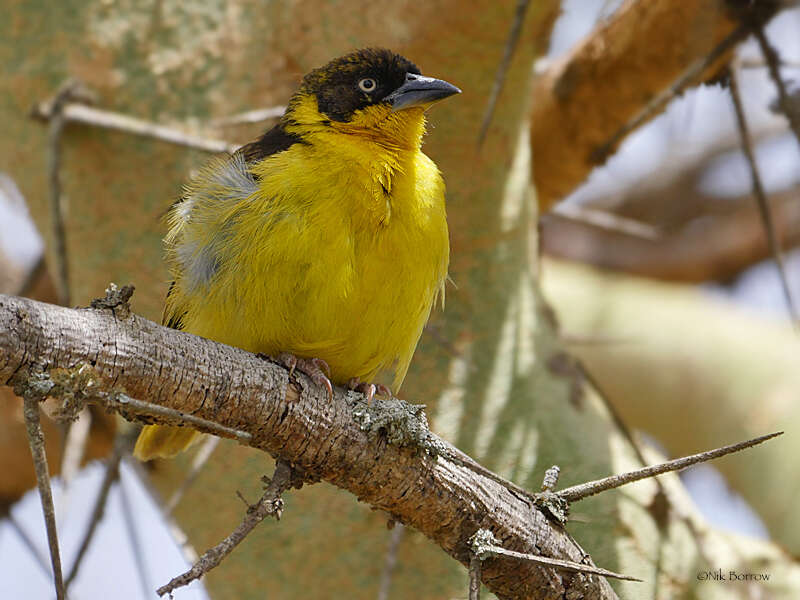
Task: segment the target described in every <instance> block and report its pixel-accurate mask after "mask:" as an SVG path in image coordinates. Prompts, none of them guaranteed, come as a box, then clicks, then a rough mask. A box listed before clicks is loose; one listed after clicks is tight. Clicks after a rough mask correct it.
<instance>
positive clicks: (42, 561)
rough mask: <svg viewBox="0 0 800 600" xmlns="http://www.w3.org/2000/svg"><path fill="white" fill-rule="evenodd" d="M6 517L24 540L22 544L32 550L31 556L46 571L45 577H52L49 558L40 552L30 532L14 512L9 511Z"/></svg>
mask: <svg viewBox="0 0 800 600" xmlns="http://www.w3.org/2000/svg"><path fill="white" fill-rule="evenodd" d="M5 518H6V520H7V521H8V524H9V526H10V527H11V529H12V530H13V531H14V533H16V534H17V536H18V537H19V539H20V540H22V545H23V546H25V548H26V549H27V550H28V552H30V554H31V556H33V558H34V562H36V564H37V565H39V567H41V569H42V573H44V575H45V577H50V575H52V571H51V570H50V565H48V564H47V558H46V557H45V556H44V555H43V554H42V553H41V552H39V547H38V546H37V545H36V544H35V543H34V541H33V540H32V539H31V536H29V535H28V532H27V531H25V529H23V527H22V525H21V524H20V523H18V522H17V520H16V519H15V518H14V515H13V514H11V513H8V514H7V515H6V517H5Z"/></svg>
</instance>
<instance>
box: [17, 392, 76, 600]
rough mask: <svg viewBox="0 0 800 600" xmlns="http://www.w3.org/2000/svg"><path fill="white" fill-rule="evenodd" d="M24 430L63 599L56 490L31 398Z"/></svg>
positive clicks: (35, 402) (26, 406) (36, 401)
mask: <svg viewBox="0 0 800 600" xmlns="http://www.w3.org/2000/svg"><path fill="white" fill-rule="evenodd" d="M24 402H25V404H24V413H25V427H26V429H27V431H28V442H29V443H30V446H31V456H32V457H33V466H34V469H35V470H36V484H37V486H38V488H39V498H40V499H41V501H42V512H43V513H44V522H45V526H46V527H47V543H48V545H49V546H50V562H51V563H52V566H53V580H54V584H55V588H56V599H57V600H64V598H65V597H66V594H65V591H64V577H63V575H62V574H61V553H60V551H59V548H58V532H57V530H56V511H55V507H54V506H53V490H52V488H51V487H50V473H49V470H48V468H47V455H46V454H45V450H44V434H43V433H42V424H41V421H40V420H39V399H38V398H36V397H35V396H32V395H27V396H25V398H24Z"/></svg>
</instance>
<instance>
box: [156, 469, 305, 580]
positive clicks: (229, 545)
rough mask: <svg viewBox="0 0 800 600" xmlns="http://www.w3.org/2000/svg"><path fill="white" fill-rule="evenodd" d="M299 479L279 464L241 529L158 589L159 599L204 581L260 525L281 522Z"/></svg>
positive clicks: (238, 528) (243, 521) (241, 524)
mask: <svg viewBox="0 0 800 600" xmlns="http://www.w3.org/2000/svg"><path fill="white" fill-rule="evenodd" d="M295 476H296V473H295V472H294V471H293V470H292V467H291V466H290V465H289V464H288V463H286V462H282V461H278V463H277V464H276V465H275V473H274V475H273V476H272V479H271V480H270V482H269V484H268V485H267V488H266V489H265V490H264V493H263V494H262V496H261V499H260V500H259V501H258V502H257V503H255V504H253V505H252V506H249V507H248V508H247V514H246V515H245V516H244V519H242V522H241V523H240V524H239V526H238V527H237V528H236V529H235V530H234V531H233V532H232V533H231V534H230V535H228V536H227V537H226V538H225V539H224V540H222V541H221V542H220V543H219V544H217V545H216V546H214V547H213V548H210V549H208V550H206V551H205V552H204V553H203V556H201V557H200V558H199V559H198V560H197V562H195V564H194V565H192V568H191V569H189V570H188V571H186V572H185V573H183V574H181V575H178V576H177V577H175V578H173V579H172V580H171V581H170V582H169V583H168V584H166V585H162V586H161V587H160V588H158V589H157V590H156V593H157V594H158V595H159V596H163V595H164V594H169V595H170V596H172V592H174V591H175V590H176V589H178V588H179V587H183V586H185V585H189V584H190V583H191V582H193V581H194V580H195V579H200V578H201V577H202V576H203V575H205V574H206V573H208V572H209V571H210V570H211V569H213V568H214V567H216V566H217V565H218V564H219V563H220V562H222V559H223V558H225V557H226V556H228V554H230V553H231V552H232V551H233V549H234V548H236V546H238V545H239V544H240V543H241V542H242V541H243V540H244V538H246V537H247V535H248V534H249V533H250V532H251V531H253V529H255V527H256V525H258V524H259V523H261V521H263V520H264V519H266V518H267V517H268V516H269V515H275V518H276V519H278V520H280V518H281V511H282V510H283V500H281V496H282V495H283V493H284V492H285V491H286V490H288V489H289V488H290V487H292V486H294V485H296V479H297V478H296V477H295ZM301 481H302V480H301ZM300 485H302V483H301V484H300Z"/></svg>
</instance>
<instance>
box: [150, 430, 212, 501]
mask: <svg viewBox="0 0 800 600" xmlns="http://www.w3.org/2000/svg"><path fill="white" fill-rule="evenodd" d="M219 440H220V438H218V437H216V436H208V437H206V439H205V440H204V441H203V444H202V445H201V446H200V448H199V450H198V451H197V454H195V455H194V459H193V460H192V468H191V469H190V470H189V473H188V474H187V475H186V477H185V478H184V479H183V481H182V482H181V484H180V485H179V486H178V489H176V490H175V492H174V493H173V494H172V496H171V497H170V499H169V500H168V501H167V503H166V504H165V505H164V515H170V514H172V511H173V510H175V507H176V506H178V503H179V502H180V501H181V499H182V498H183V496H184V495H185V494H186V491H187V490H188V489H189V488H190V487H191V486H192V484H193V483H194V482H195V480H196V479H197V476H198V475H199V474H200V471H201V470H202V469H203V467H204V466H205V464H206V462H208V459H209V458H211V454H213V452H214V450H215V449H216V447H217V445H218V444H219Z"/></svg>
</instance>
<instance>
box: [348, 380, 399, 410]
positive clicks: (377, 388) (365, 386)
mask: <svg viewBox="0 0 800 600" xmlns="http://www.w3.org/2000/svg"><path fill="white" fill-rule="evenodd" d="M347 387H348V389H351V390H353V391H354V392H361V393H362V394H364V395H365V396H366V397H367V404H371V403H372V399H373V398H374V397H375V394H376V393H377V394H378V395H379V396H385V397H387V398H391V397H392V390H390V389H389V388H388V387H386V386H385V385H383V384H382V383H366V382H364V381H361V379H359V378H358V377H352V378H351V379H350V381H348V382H347Z"/></svg>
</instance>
